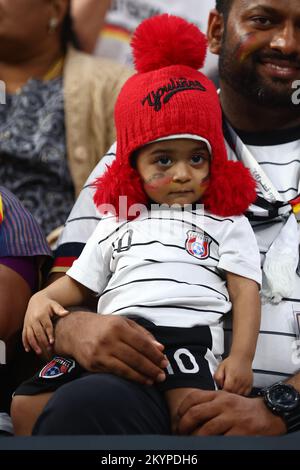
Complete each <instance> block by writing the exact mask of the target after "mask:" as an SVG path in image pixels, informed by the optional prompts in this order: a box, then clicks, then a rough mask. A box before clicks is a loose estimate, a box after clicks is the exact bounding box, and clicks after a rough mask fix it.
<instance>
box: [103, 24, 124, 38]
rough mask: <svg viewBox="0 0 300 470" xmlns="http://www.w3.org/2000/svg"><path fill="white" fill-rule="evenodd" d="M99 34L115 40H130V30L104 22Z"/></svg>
mask: <svg viewBox="0 0 300 470" xmlns="http://www.w3.org/2000/svg"><path fill="white" fill-rule="evenodd" d="M100 36H103V37H106V38H110V39H116V40H117V41H122V42H130V39H131V31H128V29H125V28H122V27H120V26H116V25H111V24H106V25H105V26H104V28H103V29H102V30H101V33H100Z"/></svg>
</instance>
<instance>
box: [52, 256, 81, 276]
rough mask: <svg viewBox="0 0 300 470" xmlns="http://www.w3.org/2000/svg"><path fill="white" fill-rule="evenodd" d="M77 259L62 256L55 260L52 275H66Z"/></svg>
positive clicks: (75, 257)
mask: <svg viewBox="0 0 300 470" xmlns="http://www.w3.org/2000/svg"><path fill="white" fill-rule="evenodd" d="M76 259H77V256H61V257H57V258H55V260H54V263H53V266H52V268H51V273H66V272H67V271H68V269H69V268H70V267H71V266H72V264H73V263H74V261H75V260H76Z"/></svg>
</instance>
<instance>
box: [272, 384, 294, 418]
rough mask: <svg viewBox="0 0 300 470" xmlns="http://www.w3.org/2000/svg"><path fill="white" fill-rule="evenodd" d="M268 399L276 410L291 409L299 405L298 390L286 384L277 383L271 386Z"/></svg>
mask: <svg viewBox="0 0 300 470" xmlns="http://www.w3.org/2000/svg"><path fill="white" fill-rule="evenodd" d="M268 399H269V402H270V403H271V404H272V406H274V408H276V409H277V410H278V411H279V410H280V411H291V410H293V409H295V408H296V407H297V406H298V405H299V394H298V392H297V391H296V390H295V389H294V388H293V387H291V386H290V385H288V384H277V385H274V386H273V387H271V388H270V389H269V392H268Z"/></svg>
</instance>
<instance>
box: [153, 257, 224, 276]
mask: <svg viewBox="0 0 300 470" xmlns="http://www.w3.org/2000/svg"><path fill="white" fill-rule="evenodd" d="M144 261H149V262H150V263H164V261H158V260H156V259H144ZM198 267H199V268H202V269H206V271H209V272H210V273H211V274H214V275H215V276H218V277H219V278H220V279H222V280H224V276H222V275H221V274H219V273H218V272H217V271H214V270H213V269H210V268H208V267H207V266H203V265H202V264H199V266H198Z"/></svg>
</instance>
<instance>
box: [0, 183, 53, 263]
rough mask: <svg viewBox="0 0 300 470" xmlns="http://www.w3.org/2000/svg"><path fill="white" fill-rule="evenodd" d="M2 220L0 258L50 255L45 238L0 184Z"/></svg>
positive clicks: (26, 213) (11, 195)
mask: <svg viewBox="0 0 300 470" xmlns="http://www.w3.org/2000/svg"><path fill="white" fill-rule="evenodd" d="M0 196H1V199H2V204H3V215H4V217H3V222H2V223H1V225H0V258H2V257H26V256H30V257H32V256H52V253H51V250H50V248H49V246H48V244H47V242H46V239H45V237H44V235H43V233H42V231H41V229H40V227H39V226H38V224H37V223H36V221H35V220H34V218H33V217H32V215H31V214H30V213H29V212H28V211H27V210H26V209H24V207H23V206H22V204H21V203H20V201H19V200H18V199H17V198H16V197H15V196H14V195H13V194H11V193H10V192H9V191H8V190H7V189H6V188H4V187H3V186H1V185H0Z"/></svg>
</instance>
